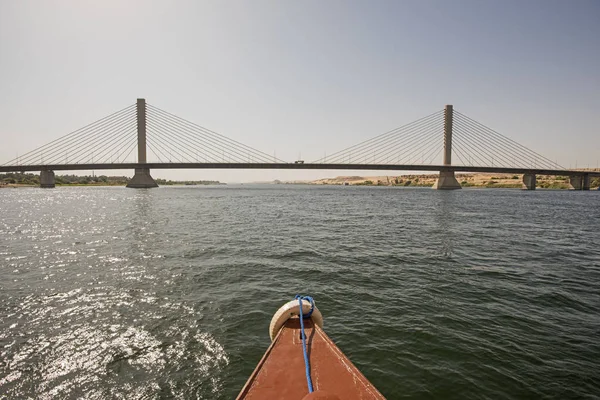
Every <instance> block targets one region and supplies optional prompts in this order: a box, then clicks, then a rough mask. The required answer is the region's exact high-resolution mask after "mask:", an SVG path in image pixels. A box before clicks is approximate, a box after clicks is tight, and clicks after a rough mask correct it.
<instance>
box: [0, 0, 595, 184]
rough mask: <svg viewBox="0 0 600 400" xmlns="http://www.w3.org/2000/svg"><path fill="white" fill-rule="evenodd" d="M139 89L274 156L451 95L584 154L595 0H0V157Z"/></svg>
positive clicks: (329, 145)
mask: <svg viewBox="0 0 600 400" xmlns="http://www.w3.org/2000/svg"><path fill="white" fill-rule="evenodd" d="M137 97H145V98H146V99H147V101H148V102H149V103H151V104H154V105H156V106H158V107H160V108H162V109H165V110H167V111H170V112H172V113H174V114H176V115H179V116H181V117H183V118H186V119H189V120H192V121H194V122H197V123H199V124H201V125H203V126H205V127H207V128H210V129H212V130H214V131H217V132H220V133H222V134H224V135H226V136H228V137H231V138H233V139H236V140H238V141H241V142H243V143H246V144H248V145H250V146H252V147H255V148H257V149H260V150H262V151H264V152H266V153H269V154H273V152H276V154H277V157H278V158H281V159H285V160H290V161H291V160H295V159H297V158H298V157H299V156H301V157H302V158H303V159H305V160H314V159H317V158H320V157H322V156H323V154H325V153H332V152H334V151H336V150H339V149H342V148H345V147H347V146H349V145H352V144H354V143H356V142H359V141H361V140H364V139H368V138H370V137H372V136H375V135H377V134H379V133H381V132H385V131H387V130H390V129H393V128H395V127H397V126H400V125H403V124H405V123H408V122H411V121H413V120H415V119H417V118H420V117H422V116H425V115H428V114H430V113H432V112H434V111H437V110H439V109H442V108H443V106H444V104H447V103H451V104H454V106H455V108H456V109H457V110H459V111H461V112H462V113H464V114H466V115H468V116H470V117H471V118H473V119H476V120H478V121H480V122H482V123H484V124H486V125H488V126H490V127H492V128H494V129H495V130H497V131H499V132H501V133H503V134H505V135H507V136H509V137H511V138H513V139H515V140H517V141H518V142H520V143H522V144H523V145H525V146H527V147H529V148H532V149H533V150H536V151H537V152H539V153H541V154H543V155H545V156H547V157H548V158H550V159H552V160H557V161H558V162H559V164H562V165H564V166H566V167H569V166H572V167H574V166H575V163H576V162H577V164H578V166H588V165H589V166H590V167H592V166H593V167H596V165H597V164H598V160H599V159H600V129H599V123H598V119H599V116H600V1H597V0H573V1H566V0H564V1H553V0H540V1H534V0H526V1H524V0H519V1H512V0H502V1H500V0H498V1H486V0H473V1H460V0H457V1H445V0H444V1H423V0H418V1H417V0H415V1H400V0H397V1H366V0H365V1H322V0H320V1H257V0H252V1H224V0H218V1H197V0H194V1H155V2H152V1H133V0H128V1H122V0H118V1H117V0H114V1H113V0H103V1H83V0H72V1H51V0H38V1H13V0H0V164H1V163H4V162H6V161H8V160H10V159H12V158H14V157H15V156H16V154H17V153H21V154H23V153H24V152H26V151H28V150H31V149H33V148H35V147H37V146H38V145H41V144H44V143H46V142H49V141H51V140H53V139H55V138H57V137H59V136H62V135H64V134H66V133H68V132H70V131H72V130H74V129H76V128H79V127H81V126H84V125H86V124H87V123H89V122H92V121H94V120H96V119H98V118H100V117H103V116H105V115H108V114H110V113H111V112H113V111H116V110H118V109H120V108H123V107H125V106H127V105H129V104H133V103H134V102H135V99H136V98H137ZM117 173H118V172H117ZM122 173H125V174H129V175H131V174H132V171H122ZM111 174H112V172H111ZM115 174H116V173H115ZM342 174H348V172H336V171H320V172H318V171H317V172H302V171H200V170H193V171H153V175H154V176H155V177H167V178H175V179H184V178H185V179H190V178H195V179H219V180H222V181H229V182H231V181H252V180H268V179H275V178H279V179H302V178H313V177H314V178H316V177H325V176H336V175H342ZM361 174H363V175H365V174H366V173H364V172H362V173H361ZM371 175H375V173H373V174H371Z"/></svg>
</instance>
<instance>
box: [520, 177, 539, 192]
mask: <svg viewBox="0 0 600 400" xmlns="http://www.w3.org/2000/svg"><path fill="white" fill-rule="evenodd" d="M536 183H537V178H536V176H535V174H523V189H526V190H535V186H536Z"/></svg>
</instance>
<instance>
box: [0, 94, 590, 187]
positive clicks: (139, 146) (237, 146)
mask: <svg viewBox="0 0 600 400" xmlns="http://www.w3.org/2000/svg"><path fill="white" fill-rule="evenodd" d="M193 168H199V169H319V170H385V171H439V173H440V177H439V179H438V180H437V182H436V184H435V185H434V188H436V189H460V184H459V183H458V181H457V180H456V178H455V175H454V174H455V172H490V173H511V174H523V185H524V188H526V189H530V190H533V189H535V187H536V175H563V176H568V177H569V179H570V182H571V185H572V186H573V188H575V189H580V190H588V189H589V187H590V177H591V176H600V172H589V171H578V170H569V169H565V168H564V167H562V166H560V165H558V164H557V163H556V162H554V161H552V160H550V159H548V158H546V157H544V156H542V155H540V154H538V153H536V152H535V151H533V150H530V149H528V148H526V147H525V146H522V145H520V144H519V143H517V142H516V141H514V140H512V139H510V138H509V137H507V136H504V135H502V134H500V133H498V132H496V131H494V130H493V129H491V128H489V127H487V126H485V125H483V124H481V123H479V122H477V121H475V120H473V119H471V118H469V117H468V116H466V115H464V114H462V113H460V112H458V111H456V110H454V109H453V107H452V106H451V105H447V106H446V107H445V108H444V109H443V110H440V111H438V112H435V113H433V114H430V115H428V116H426V117H423V118H421V119H419V120H416V121H414V122H411V123H409V124H406V125H403V126H401V127H399V128H396V129H394V130H391V131H389V132H386V133H383V134H380V135H378V136H375V137H373V138H371V139H368V140H365V141H363V142H361V143H358V144H356V145H354V146H351V147H348V148H346V149H343V150H340V151H337V152H335V153H332V154H330V155H328V156H326V157H323V158H321V159H319V160H315V161H312V162H309V163H305V162H304V161H301V160H296V161H292V162H286V161H283V160H280V159H278V158H276V157H274V156H271V155H269V154H267V153H264V152H262V151H259V150H256V149H254V148H252V147H250V146H248V145H246V144H243V143H240V142H238V141H235V140H233V139H230V138H228V137H226V136H223V135H221V134H219V133H216V132H214V131H212V130H210V129H207V128H205V127H202V126H200V125H198V124H195V123H193V122H190V121H188V120H186V119H183V118H180V117H178V116H176V115H174V114H171V113H169V112H167V111H164V110H162V109H160V108H158V107H154V106H152V105H150V104H147V103H146V101H145V100H144V99H138V100H137V102H136V103H135V104H132V105H130V106H128V107H125V108H123V109H121V110H119V111H117V112H115V113H113V114H111V115H109V116H107V117H104V118H102V119H99V120H97V121H95V122H93V123H91V124H89V125H87V126H85V127H83V128H80V129H78V130H76V131H74V132H71V133H69V134H67V135H65V136H62V137H60V138H58V139H56V140H53V141H51V142H50V143H47V144H45V145H42V146H40V147H37V148H35V149H34V150H31V151H29V152H27V153H25V154H23V155H20V156H19V157H17V158H15V159H13V160H10V161H8V162H6V163H4V164H2V165H0V172H26V171H40V182H41V186H42V187H54V186H55V181H54V171H58V170H68V171H75V170H104V169H135V175H134V177H133V178H132V179H131V181H130V182H129V183H128V185H127V186H128V187H132V188H151V187H156V186H158V185H157V184H156V182H155V181H154V179H153V178H152V176H151V175H150V170H151V169H193Z"/></svg>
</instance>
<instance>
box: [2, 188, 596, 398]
mask: <svg viewBox="0 0 600 400" xmlns="http://www.w3.org/2000/svg"><path fill="white" fill-rule="evenodd" d="M599 195H600V193H598V192H575V191H542V190H537V191H535V192H532V191H520V190H504V189H479V190H477V189H463V190H460V191H451V192H446V191H434V190H431V189H423V188H389V187H343V186H335V187H333V186H319V187H317V186H300V185H296V186H287V185H264V186H260V185H243V186H241V185H239V186H238V185H232V186H187V187H163V188H158V189H152V190H132V189H126V188H112V187H106V188H92V187H75V188H65V187H62V188H57V189H53V190H42V189H3V190H0V216H1V218H0V277H1V279H0V398H2V399H4V398H7V399H13V398H14V399H16V398H19V399H21V398H24V399H25V398H31V399H34V398H35V399H58V398H61V399H62V398H85V399H106V398H115V399H128V400H132V399H169V398H181V399H188V398H201V399H232V398H234V397H235V396H236V394H237V393H238V392H239V390H240V389H241V387H242V386H243V384H244V382H245V381H246V379H247V378H248V376H249V375H250V373H251V372H252V370H253V369H254V367H255V366H256V364H257V362H258V361H259V359H260V357H261V356H262V354H263V353H264V351H265V350H266V349H267V347H268V345H269V336H268V324H269V321H270V319H271V316H272V315H273V313H274V312H275V311H276V310H277V309H278V308H279V306H281V305H282V304H283V303H285V302H286V301H288V300H290V299H292V298H293V296H294V295H295V294H297V293H301V294H307V295H312V296H313V297H314V298H315V300H316V302H317V305H318V307H319V309H320V310H321V311H322V313H323V315H324V318H325V330H326V332H327V333H328V334H329V336H330V337H331V338H332V339H333V340H334V341H335V342H336V343H337V344H338V346H339V347H340V348H341V349H342V350H343V351H344V352H345V354H346V355H347V356H348V357H349V358H350V359H351V360H352V361H353V362H354V363H355V365H356V366H357V367H358V368H359V369H360V370H361V371H362V372H363V373H364V374H365V375H366V376H367V378H369V380H371V382H372V383H373V384H374V385H375V386H376V387H377V388H378V389H379V390H380V391H381V392H382V393H383V394H384V395H385V396H386V397H387V398H389V399H399V398H409V399H432V398H444V399H523V398H553V399H567V398H588V399H598V398H600V396H599V394H600V372H599V371H600V229H599V227H600V197H599ZM293 373H294V374H296V375H297V378H296V379H305V378H304V372H303V371H294V372H293Z"/></svg>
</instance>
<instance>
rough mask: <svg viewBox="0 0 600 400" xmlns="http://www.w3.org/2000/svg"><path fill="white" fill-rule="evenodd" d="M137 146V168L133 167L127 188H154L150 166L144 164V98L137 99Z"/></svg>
mask: <svg viewBox="0 0 600 400" xmlns="http://www.w3.org/2000/svg"><path fill="white" fill-rule="evenodd" d="M136 112H137V148H138V160H137V162H138V164H139V168H136V169H135V174H134V175H133V178H131V180H130V181H129V182H128V183H127V187H128V188H137V189H145V188H155V187H158V184H157V183H156V181H155V180H154V179H153V178H152V176H150V168H148V167H145V164H146V99H137V108H136Z"/></svg>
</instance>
